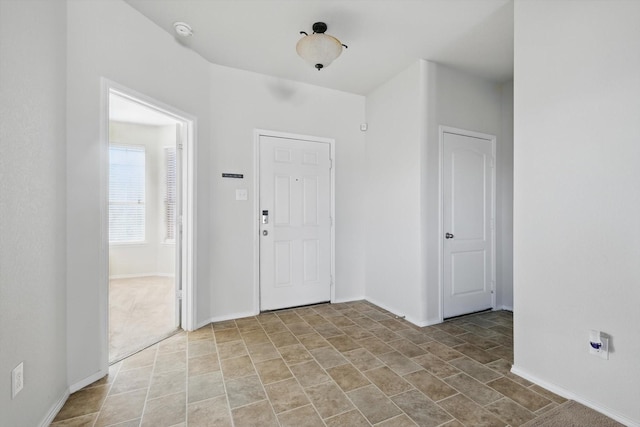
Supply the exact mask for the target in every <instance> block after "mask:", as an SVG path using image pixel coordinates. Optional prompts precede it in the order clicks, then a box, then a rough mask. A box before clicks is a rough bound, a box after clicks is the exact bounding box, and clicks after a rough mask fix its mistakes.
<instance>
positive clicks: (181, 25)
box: [173, 22, 193, 37]
mask: <svg viewBox="0 0 640 427" xmlns="http://www.w3.org/2000/svg"><path fill="white" fill-rule="evenodd" d="M173 28H174V29H175V30H176V34H178V35H179V36H180V37H191V36H192V35H193V30H192V29H191V26H190V25H189V24H187V23H186V22H174V23H173Z"/></svg>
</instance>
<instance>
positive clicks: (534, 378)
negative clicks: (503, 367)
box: [511, 365, 640, 427]
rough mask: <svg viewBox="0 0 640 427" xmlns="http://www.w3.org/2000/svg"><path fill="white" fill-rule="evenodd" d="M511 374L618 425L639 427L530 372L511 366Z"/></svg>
mask: <svg viewBox="0 0 640 427" xmlns="http://www.w3.org/2000/svg"><path fill="white" fill-rule="evenodd" d="M511 372H513V373H514V374H516V375H518V376H519V377H522V378H524V379H526V380H529V381H531V382H532V383H535V384H538V385H539V386H540V387H542V388H545V389H547V390H549V391H551V392H553V393H555V394H557V395H559V396H562V397H564V398H565V399H569V400H575V401H576V402H578V403H581V404H583V405H584V406H587V407H589V408H591V409H593V410H594V411H598V412H600V413H601V414H604V415H606V416H607V417H609V418H611V419H614V420H616V421H618V422H619V423H622V424H624V425H626V426H628V427H640V424H639V423H638V422H637V421H633V420H631V419H630V418H627V417H625V416H624V415H621V414H618V413H616V412H614V411H613V410H611V409H609V408H605V407H603V406H601V405H598V404H597V403H594V402H592V401H590V400H588V399H585V398H583V397H581V396H579V395H577V394H575V393H573V392H571V391H569V390H567V389H565V388H562V387H560V386H558V385H556V384H553V383H550V382H548V381H545V380H542V379H540V378H538V377H537V376H535V375H533V374H531V373H530V372H528V371H527V370H524V369H520V368H519V367H518V366H516V365H513V366H512V367H511Z"/></svg>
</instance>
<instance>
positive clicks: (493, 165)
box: [491, 157, 496, 168]
mask: <svg viewBox="0 0 640 427" xmlns="http://www.w3.org/2000/svg"><path fill="white" fill-rule="evenodd" d="M491 167H492V168H495V167H496V159H494V158H493V157H492V158H491Z"/></svg>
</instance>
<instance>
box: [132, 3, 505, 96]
mask: <svg viewBox="0 0 640 427" xmlns="http://www.w3.org/2000/svg"><path fill="white" fill-rule="evenodd" d="M125 1H126V2H127V3H129V4H130V5H131V6H132V7H134V8H135V9H137V10H138V11H140V12H141V13H142V14H143V15H145V16H147V17H148V18H149V19H150V20H151V21H153V22H155V23H156V24H158V25H159V26H160V27H162V28H163V29H165V30H166V31H168V32H169V33H171V34H173V35H175V33H174V30H173V23H174V22H176V21H184V22H187V23H188V24H189V25H190V26H191V27H192V28H193V36H191V37H190V38H187V39H185V38H178V36H175V37H176V40H177V41H178V42H179V43H182V44H184V45H186V46H188V47H189V48H191V49H193V50H194V51H196V52H198V53H199V54H200V55H201V56H202V57H204V58H205V59H207V60H208V61H209V62H212V63H214V64H220V65H225V66H228V67H233V68H239V69H243V70H248V71H254V72H258V73H262V74H268V75H272V76H276V77H280V78H285V79H291V80H296V81H301V82H306V83H310V84H314V85H318V86H323V87H327V88H333V89H338V90H342V91H346V92H351V93H356V94H362V95H366V94H368V93H369V92H371V91H372V90H373V89H374V88H376V87H377V86H379V85H380V84H382V83H384V82H386V81H388V80H389V79H390V78H391V77H393V76H394V75H396V74H397V73H399V72H400V71H402V70H403V69H405V68H406V67H408V66H409V65H410V64H412V63H414V62H415V61H416V60H418V59H427V60H431V61H434V62H438V63H440V64H444V65H448V66H451V67H454V68H459V69H462V70H466V71H468V72H471V73H474V74H476V75H479V76H481V77H484V78H487V79H490V80H493V81H496V82H504V81H507V80H510V79H512V78H513V2H512V0H154V1H150V0H125ZM317 21H323V22H325V23H326V24H327V26H328V30H327V34H330V35H332V36H334V37H336V38H338V39H339V40H340V41H341V42H342V43H344V44H346V45H348V46H349V48H348V49H346V50H344V51H343V53H342V55H341V56H340V57H339V58H338V59H336V60H335V61H334V62H333V63H332V64H331V65H330V66H329V67H327V68H325V69H323V70H321V71H317V70H316V69H315V68H313V67H312V66H310V65H308V64H307V63H306V62H305V61H303V60H302V59H301V58H299V57H298V56H297V54H296V50H295V46H296V43H297V41H298V40H299V39H300V37H302V36H301V35H300V31H306V32H308V33H311V32H312V31H311V26H312V25H313V23H314V22H317Z"/></svg>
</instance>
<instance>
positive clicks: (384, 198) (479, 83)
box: [365, 61, 512, 325]
mask: <svg viewBox="0 0 640 427" xmlns="http://www.w3.org/2000/svg"><path fill="white" fill-rule="evenodd" d="M506 88H507V89H506V91H505V92H504V93H503V90H502V88H501V86H500V85H498V84H496V83H493V82H489V81H486V80H483V79H480V78H477V77H475V76H472V75H469V74H466V73H464V72H461V71H458V70H454V69H451V68H448V67H445V66H442V65H439V64H436V63H433V62H428V61H417V62H416V63H415V64H413V65H412V66H410V67H409V68H408V69H406V70H405V71H403V72H401V73H400V74H398V75H397V76H395V77H394V78H393V79H392V80H390V81H389V82H387V83H385V84H384V85H382V86H380V87H379V88H378V89H376V90H375V91H374V92H372V93H371V94H370V95H369V96H368V97H367V121H368V122H369V131H368V132H367V140H366V152H367V156H366V159H367V216H366V224H367V247H366V252H365V253H366V268H367V269H366V284H367V288H366V290H367V299H369V300H371V301H372V302H374V303H376V304H378V305H381V306H383V307H385V308H387V309H388V310H390V311H392V312H394V313H396V314H398V315H404V316H406V317H407V319H408V320H410V321H412V322H414V323H416V324H419V325H426V324H432V323H437V322H439V321H440V319H441V316H442V314H441V312H440V305H441V304H440V302H441V300H440V298H441V297H440V282H439V264H440V260H439V246H440V240H439V215H440V205H439V203H440V201H439V175H440V171H439V167H440V157H439V156H440V152H439V145H440V144H439V126H440V125H444V126H451V127H456V128H461V129H466V130H471V131H475V132H482V133H487V134H491V135H496V137H497V153H498V156H497V175H498V177H500V178H504V180H505V181H508V180H510V177H509V176H508V175H509V171H510V170H511V168H512V166H511V165H512V157H511V155H510V153H511V146H512V138H511V135H509V134H508V129H509V126H511V125H510V124H509V121H510V120H512V116H511V114H510V113H509V111H510V107H511V100H510V98H509V92H508V88H509V85H507V86H506ZM503 101H504V102H503ZM503 109H504V111H503ZM503 122H504V123H503ZM503 124H504V127H505V129H507V131H506V132H505V133H506V135H505V136H504V137H503V136H502V134H503ZM496 192H497V194H496V203H497V207H498V208H499V209H498V211H497V216H496V223H497V225H498V230H497V236H496V237H497V246H498V248H500V249H499V251H498V254H497V260H496V264H497V266H496V269H497V278H496V279H497V289H498V292H499V293H501V294H504V298H503V299H499V300H498V308H502V307H503V306H505V305H506V306H510V305H511V304H510V303H509V301H510V300H509V294H510V288H511V280H510V277H509V275H508V271H509V269H510V265H511V262H512V261H511V254H510V252H509V249H510V246H508V243H509V241H510V239H511V225H510V224H511V211H510V208H509V202H510V200H511V199H510V184H509V183H508V182H504V183H499V184H498V186H497V190H496ZM505 271H506V272H507V273H505ZM498 297H499V298H501V296H500V294H499V295H498ZM505 301H506V302H505Z"/></svg>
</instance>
